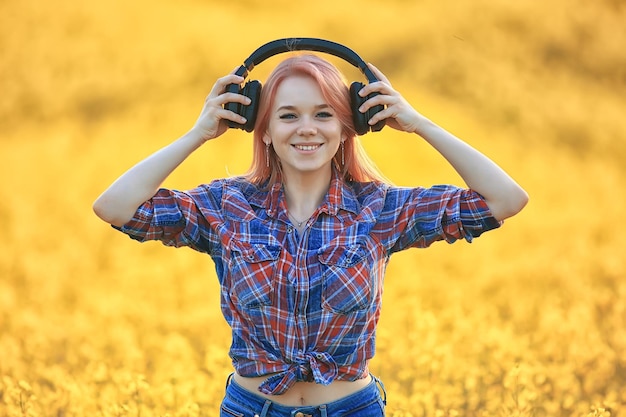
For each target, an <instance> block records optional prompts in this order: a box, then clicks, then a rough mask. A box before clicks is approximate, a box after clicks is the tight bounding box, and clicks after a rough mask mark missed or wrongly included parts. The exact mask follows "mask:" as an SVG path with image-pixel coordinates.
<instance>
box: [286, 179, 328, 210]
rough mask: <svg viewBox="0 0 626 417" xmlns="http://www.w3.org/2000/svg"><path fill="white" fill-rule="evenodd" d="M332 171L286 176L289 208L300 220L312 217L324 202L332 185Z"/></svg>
mask: <svg viewBox="0 0 626 417" xmlns="http://www.w3.org/2000/svg"><path fill="white" fill-rule="evenodd" d="M330 178H331V171H330V170H328V171H327V172H326V173H324V174H320V173H319V172H317V173H315V174H310V175H303V174H300V175H289V176H288V178H284V184H283V186H284V189H285V200H286V203H287V210H288V211H289V213H290V214H291V216H292V217H294V218H295V220H297V221H298V222H300V221H303V220H304V219H308V218H309V217H311V215H312V214H313V212H314V211H315V210H316V209H317V208H318V207H319V206H320V204H322V201H323V200H324V196H325V195H326V193H327V192H328V187H329V186H330Z"/></svg>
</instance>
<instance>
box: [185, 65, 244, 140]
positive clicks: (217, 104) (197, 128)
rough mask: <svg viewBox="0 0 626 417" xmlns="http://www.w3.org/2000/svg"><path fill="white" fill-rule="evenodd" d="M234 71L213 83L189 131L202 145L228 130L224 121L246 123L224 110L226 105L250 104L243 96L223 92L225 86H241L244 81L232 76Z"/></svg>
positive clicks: (236, 115) (239, 117) (241, 78)
mask: <svg viewBox="0 0 626 417" xmlns="http://www.w3.org/2000/svg"><path fill="white" fill-rule="evenodd" d="M235 71H236V69H235V70H233V71H232V72H231V73H230V74H228V75H226V76H224V77H221V78H219V79H218V80H217V81H216V82H215V84H214V85H213V88H212V89H211V92H210V93H209V95H208V96H207V98H206V100H205V101H204V107H202V111H201V112H200V116H198V119H197V120H196V123H195V124H194V126H193V128H192V129H191V130H192V131H194V132H195V133H196V134H197V135H198V136H199V138H200V140H201V141H202V143H204V142H206V141H208V140H211V139H215V138H216V137H218V136H220V135H221V134H222V133H224V132H225V131H226V130H227V129H228V124H227V122H226V120H230V121H232V122H235V123H240V124H243V123H245V122H246V119H245V118H244V117H242V116H240V115H238V114H237V113H234V112H232V111H230V110H226V109H225V108H224V104H226V103H241V104H244V105H247V104H250V99H249V98H248V97H246V96H244V95H241V94H236V93H227V92H225V90H226V86H227V85H229V84H241V83H242V82H243V81H244V78H243V77H240V76H238V75H235V74H234V72H235Z"/></svg>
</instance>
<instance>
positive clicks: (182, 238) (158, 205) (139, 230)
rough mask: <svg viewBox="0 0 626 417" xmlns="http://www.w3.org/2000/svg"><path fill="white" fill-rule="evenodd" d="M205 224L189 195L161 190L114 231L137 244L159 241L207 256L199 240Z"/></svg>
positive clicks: (204, 247) (202, 243) (205, 248)
mask: <svg viewBox="0 0 626 417" xmlns="http://www.w3.org/2000/svg"><path fill="white" fill-rule="evenodd" d="M204 223H206V220H205V219H204V218H203V217H202V216H201V213H200V211H199V209H198V207H197V205H196V203H195V201H194V199H193V198H192V196H191V195H189V194H187V193H185V192H181V191H176V190H168V189H164V188H162V189H159V190H158V191H157V193H156V194H155V195H154V196H153V197H152V198H151V199H150V200H148V201H146V202H144V203H143V204H142V205H141V206H139V207H138V208H137V211H136V212H135V215H134V216H133V218H132V219H131V220H130V221H129V222H128V223H126V224H125V225H123V226H122V227H116V226H113V227H114V228H115V229H117V230H119V231H121V232H123V233H125V234H127V235H128V236H129V237H130V238H132V239H135V240H138V241H140V242H145V241H148V240H158V241H161V242H162V243H163V244H164V245H166V246H174V247H182V246H189V247H192V248H194V249H196V250H198V251H201V252H208V248H207V247H206V240H204V239H202V237H201V228H202V227H203V224H204ZM205 229H208V225H206V227H205Z"/></svg>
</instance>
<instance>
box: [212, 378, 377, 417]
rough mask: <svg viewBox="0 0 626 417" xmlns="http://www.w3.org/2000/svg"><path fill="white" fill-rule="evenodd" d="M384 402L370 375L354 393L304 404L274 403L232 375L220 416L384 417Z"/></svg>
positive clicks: (227, 383) (374, 379)
mask: <svg viewBox="0 0 626 417" xmlns="http://www.w3.org/2000/svg"><path fill="white" fill-rule="evenodd" d="M378 387H380V390H379V388H378ZM381 390H382V393H383V395H382V396H381ZM386 403H387V392H386V391H385V387H384V385H383V383H382V382H381V381H380V380H379V379H378V378H376V377H374V376H373V375H372V381H371V382H370V383H369V384H368V385H367V386H365V387H364V388H362V389H360V390H359V391H357V392H355V393H354V394H350V395H348V396H346V397H344V398H341V399H339V400H337V401H333V402H330V403H328V404H321V405H315V406H307V407H304V406H302V407H290V406H286V405H282V404H277V403H275V402H273V401H271V400H268V399H267V398H264V397H262V396H261V395H258V394H255V393H253V392H250V391H248V390H246V389H245V388H243V387H241V386H240V385H238V384H237V382H235V380H234V379H233V378H232V375H231V376H229V377H228V381H227V382H226V395H225V397H224V400H223V401H222V405H221V407H220V417H354V416H359V417H383V416H384V415H385V405H386Z"/></svg>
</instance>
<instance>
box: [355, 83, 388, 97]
mask: <svg viewBox="0 0 626 417" xmlns="http://www.w3.org/2000/svg"><path fill="white" fill-rule="evenodd" d="M372 93H379V94H384V95H394V94H397V93H396V90H394V89H393V88H392V87H391V86H390V85H389V84H387V83H385V82H384V81H376V82H374V83H371V84H367V85H366V86H364V87H363V88H362V89H361V90H360V91H359V95H360V96H361V97H366V96H368V95H370V94H372Z"/></svg>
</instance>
